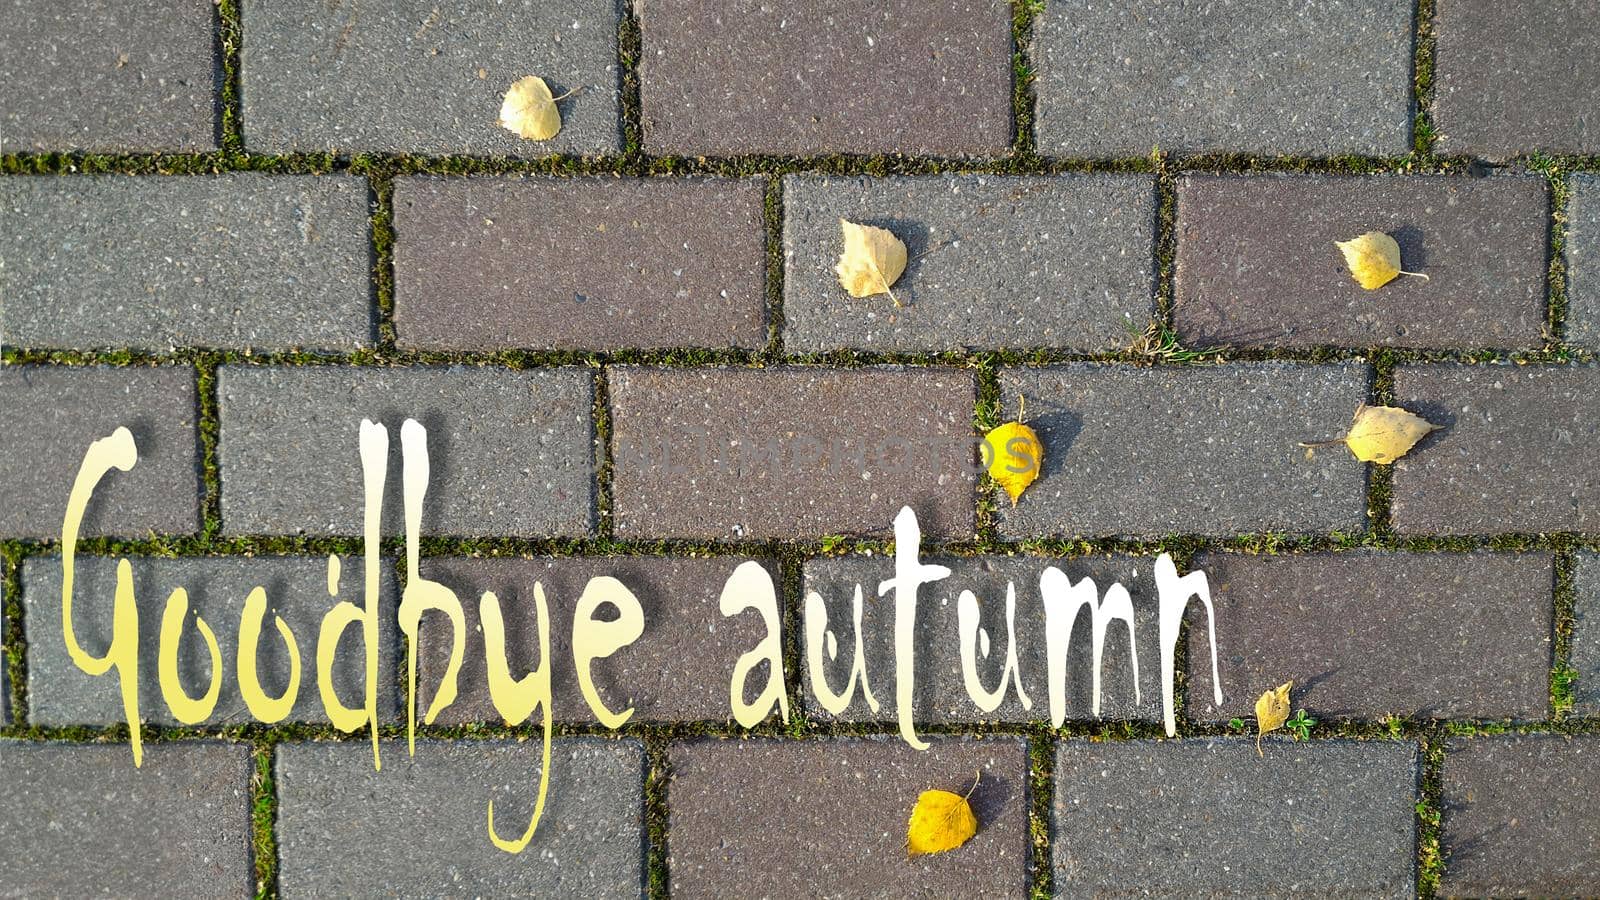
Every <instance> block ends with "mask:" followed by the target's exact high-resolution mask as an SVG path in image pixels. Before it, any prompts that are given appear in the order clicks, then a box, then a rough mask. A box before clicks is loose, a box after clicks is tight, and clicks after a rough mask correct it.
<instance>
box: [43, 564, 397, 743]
mask: <svg viewBox="0 0 1600 900" xmlns="http://www.w3.org/2000/svg"><path fill="white" fill-rule="evenodd" d="M131 563H132V571H133V585H134V592H135V596H136V597H137V599H138V602H139V715H140V717H141V718H143V719H144V721H145V722H147V723H149V724H152V725H178V724H180V723H179V722H178V721H177V720H176V719H174V718H173V716H172V712H171V710H169V709H168V708H167V704H166V703H165V701H163V700H162V698H161V683H160V679H159V677H158V671H159V669H158V664H159V660H160V656H159V649H160V638H161V618H162V613H163V611H164V610H165V609H166V604H167V596H168V595H169V594H171V593H172V591H173V590H175V589H177V588H183V589H184V590H186V591H187V592H188V595H189V615H188V616H187V617H185V619H184V624H183V634H182V638H181V643H180V644H179V650H178V674H179V676H180V677H181V679H182V681H183V688H184V690H185V691H186V692H187V693H188V695H189V696H190V697H194V698H199V697H201V696H203V695H204V694H205V692H206V691H207V690H208V689H209V687H210V684H211V677H212V675H211V661H210V658H209V653H208V652H207V650H206V646H205V644H204V642H203V641H202V639H201V637H200V632H199V631H198V629H197V628H196V627H195V616H196V615H198V616H199V617H200V618H202V619H204V620H205V622H206V624H207V625H209V626H210V627H211V630H212V632H213V633H214V634H215V636H216V639H217V646H218V648H219V649H220V650H221V652H222V664H223V665H222V686H221V688H220V690H219V693H218V695H217V706H216V710H215V711H214V712H213V713H212V715H211V717H210V718H208V719H207V720H206V723H207V724H212V725H216V724H232V723H247V722H252V721H255V718H254V717H253V716H252V715H251V714H250V710H249V709H248V708H247V707H246V706H245V703H244V700H243V698H241V697H240V696H239V676H238V668H237V666H236V665H235V660H236V659H237V656H238V648H239V617H240V614H241V613H242V612H243V610H244V603H245V598H246V597H247V596H249V594H250V591H251V590H252V589H254V588H256V587H257V586H259V587H263V588H266V591H267V614H266V616H265V617H264V621H263V624H262V631H261V638H260V643H259V644H257V649H256V662H257V670H258V672H259V675H260V679H261V687H262V689H263V690H264V691H266V692H267V694H268V695H269V696H271V697H278V696H281V695H282V694H283V692H284V690H285V689H287V688H288V686H289V656H288V651H287V649H286V648H285V646H284V644H283V641H282V639H281V638H280V637H279V636H278V631H277V628H276V626H274V625H273V619H274V617H281V618H282V619H283V620H284V622H285V623H287V624H288V626H289V628H290V630H292V631H293V632H294V636H295V642H296V644H297V646H298V648H299V650H300V665H301V669H300V692H299V694H298V700H297V701H296V702H295V704H294V708H293V709H292V710H291V711H290V713H289V718H288V720H287V721H290V722H326V721H328V717H327V714H326V712H325V711H324V709H323V705H322V696H321V692H320V687H319V683H318V679H317V642H318V632H319V629H320V628H321V625H322V617H323V616H324V615H325V614H326V613H327V611H328V610H329V609H332V608H333V606H334V604H336V603H338V602H339V601H340V600H348V601H350V602H352V603H354V604H356V605H357V606H362V607H364V606H365V605H366V601H365V599H364V595H363V591H364V590H365V585H364V584H363V582H362V577H361V558H360V557H350V558H348V559H345V560H344V565H343V576H342V581H341V585H340V592H339V596H338V597H330V596H329V595H328V586H327V585H328V576H327V563H326V560H325V559H321V558H305V557H215V558H209V559H206V558H201V559H167V558H152V557H145V558H134V559H132V560H131ZM73 572H74V590H73V606H72V613H73V615H72V624H73V630H74V632H75V633H76V634H77V636H78V640H79V641H80V642H81V643H82V645H83V647H84V649H85V650H87V651H88V652H90V653H92V654H94V655H96V656H98V655H100V654H102V653H104V652H105V650H106V648H107V647H109V646H110V645H111V619H112V617H111V605H112V599H113V598H114V597H115V595H116V589H117V559H116V558H113V557H107V556H99V557H96V556H83V555H81V554H80V555H78V556H77V557H76V558H75V561H74V563H73ZM22 583H23V600H24V602H25V604H26V609H27V614H26V616H25V617H24V619H23V623H24V624H25V626H26V627H27V633H28V698H29V699H28V713H29V718H30V720H31V721H32V722H34V723H35V724H39V725H48V726H57V725H114V724H117V723H118V722H122V721H125V718H124V713H123V709H122V695H121V693H120V689H119V687H118V683H117V677H116V675H115V674H113V673H107V674H106V675H103V676H92V675H89V674H87V673H85V672H84V671H83V670H81V669H79V668H78V667H77V665H76V664H74V663H73V661H72V659H71V658H70V657H69V656H68V655H67V646H66V643H65V641H64V640H63V638H62V622H61V560H60V558H59V557H51V558H39V557H35V558H31V559H28V560H26V561H24V563H23V567H22ZM379 589H380V597H381V598H382V599H381V605H380V607H379V611H378V637H379V647H378V692H377V698H378V714H379V716H381V717H382V718H383V719H385V720H393V719H395V718H396V716H397V715H398V714H399V711H400V709H401V707H400V700H399V694H398V692H397V691H396V688H395V675H394V672H395V663H394V661H395V659H396V650H397V648H398V644H397V639H396V636H395V635H396V628H395V608H396V604H397V603H398V595H397V593H396V590H395V582H394V572H393V561H392V560H385V561H384V566H383V580H382V582H381V584H380V588H379ZM362 653H363V649H362V643H361V641H360V639H359V638H357V637H355V636H354V635H353V634H352V635H351V636H349V637H346V638H345V639H344V640H343V641H342V642H341V643H340V649H339V653H338V655H337V656H336V657H335V658H334V661H335V666H334V672H333V674H334V685H335V689H336V690H337V691H338V694H339V696H340V697H341V698H342V699H343V700H344V702H345V704H346V705H348V706H351V707H354V708H357V709H359V708H361V707H362V705H363V704H364V703H365V696H366V695H365V693H364V691H365V683H366V663H365V660H364V658H363V656H362Z"/></svg>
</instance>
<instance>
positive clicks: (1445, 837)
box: [1439, 734, 1600, 897]
mask: <svg viewBox="0 0 1600 900" xmlns="http://www.w3.org/2000/svg"><path fill="white" fill-rule="evenodd" d="M1597 761H1600V737H1596V736H1594V735H1579V736H1576V737H1567V736H1565V735H1556V734H1551V735H1522V736H1516V735H1498V736H1491V737H1478V738H1471V739H1466V738H1460V739H1456V740H1454V741H1452V742H1451V743H1450V744H1449V745H1447V746H1446V748H1445V756H1444V771H1443V774H1442V776H1441V781H1442V789H1443V797H1442V798H1441V801H1440V802H1441V805H1442V806H1443V817H1442V819H1443V820H1442V823H1441V824H1442V826H1443V833H1442V835H1441V836H1440V839H1439V843H1440V851H1441V852H1442V853H1443V855H1444V877H1443V879H1441V881H1440V884H1439V892H1440V893H1441V894H1444V895H1449V896H1471V897H1487V896H1496V897H1505V896H1518V897H1528V896H1534V897H1560V896H1568V897H1576V896H1585V895H1590V894H1593V893H1594V890H1595V885H1597V884H1600V843H1596V842H1595V839H1594V836H1595V834H1596V833H1600V807H1597V806H1596V805H1595V804H1594V797H1595V794H1596V792H1600V765H1597V764H1596V763H1597Z"/></svg>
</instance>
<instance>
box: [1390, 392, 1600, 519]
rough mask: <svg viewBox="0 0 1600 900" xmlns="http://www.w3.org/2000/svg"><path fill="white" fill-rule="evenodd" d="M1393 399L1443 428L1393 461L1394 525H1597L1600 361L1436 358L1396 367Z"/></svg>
mask: <svg viewBox="0 0 1600 900" xmlns="http://www.w3.org/2000/svg"><path fill="white" fill-rule="evenodd" d="M1394 396H1395V401H1396V402H1397V403H1398V404H1399V405H1401V406H1404V407H1405V408H1407V409H1410V410H1412V411H1414V412H1416V413H1417V414H1418V415H1421V416H1424V417H1426V418H1427V419H1428V421H1430V422H1433V423H1434V424H1436V425H1441V426H1443V428H1442V429H1441V430H1440V431H1436V432H1434V433H1433V434H1430V435H1429V436H1428V437H1426V438H1424V439H1423V440H1422V442H1421V443H1420V444H1418V445H1417V447H1416V449H1414V450H1412V451H1411V453H1410V454H1409V455H1407V456H1406V457H1405V458H1404V459H1401V460H1400V461H1399V462H1397V463H1395V466H1394V482H1393V484H1394V487H1393V514H1394V527H1395V530H1397V531H1401V532H1405V533H1413V534H1501V533H1506V532H1549V531H1594V530H1596V527H1597V525H1600V475H1597V474H1596V472H1595V469H1594V466H1593V464H1592V460H1591V458H1590V456H1589V454H1588V452H1587V450H1588V448H1592V447H1594V446H1595V445H1596V442H1597V441H1600V368H1596V367H1594V366H1586V365H1570V366H1512V365H1476V366H1473V365H1459V364H1436V365H1416V366H1401V367H1399V368H1398V369H1396V370H1395V387H1394Z"/></svg>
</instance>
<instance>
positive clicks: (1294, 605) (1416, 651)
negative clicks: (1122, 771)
mask: <svg viewBox="0 0 1600 900" xmlns="http://www.w3.org/2000/svg"><path fill="white" fill-rule="evenodd" d="M1193 568H1196V569H1202V570H1204V571H1205V572H1206V573H1207V575H1208V576H1209V579H1210V582H1211V596H1212V601H1213V602H1214V603H1215V605H1216V616H1217V644H1218V647H1219V648H1220V653H1219V659H1220V662H1221V676H1222V693H1223V698H1224V702H1223V705H1222V706H1221V707H1216V706H1214V705H1213V704H1212V690H1211V656H1210V654H1209V653H1205V652H1198V651H1199V649H1200V648H1203V646H1204V645H1203V643H1202V644H1198V645H1197V644H1195V643H1194V642H1193V640H1191V643H1190V652H1189V682H1188V683H1189V703H1188V706H1187V707H1186V709H1187V711H1188V713H1189V717H1190V718H1191V719H1193V720H1195V721H1202V722H1219V721H1221V722H1226V721H1227V720H1228V719H1230V718H1233V717H1235V716H1238V717H1241V718H1249V717H1250V716H1253V715H1254V714H1255V713H1254V709H1255V701H1256V698H1257V697H1259V696H1261V693H1262V692H1263V691H1266V690H1270V689H1272V688H1274V687H1276V686H1277V685H1279V684H1282V683H1283V682H1284V681H1287V680H1289V679H1291V678H1292V679H1294V683H1295V687H1294V692H1293V695H1292V697H1293V706H1294V708H1295V709H1307V710H1309V711H1310V713H1311V715H1312V716H1313V717H1315V718H1318V719H1324V718H1330V717H1337V718H1353V719H1367V720H1376V719H1382V718H1383V717H1385V716H1388V715H1400V716H1405V717H1416V718H1434V719H1457V718H1485V719H1502V718H1504V719H1523V720H1536V719H1543V718H1545V717H1546V715H1547V713H1548V712H1549V703H1550V664H1551V647H1552V645H1551V639H1550V636H1551V633H1552V629H1553V626H1554V621H1553V616H1554V599H1553V590H1554V586H1555V571H1554V564H1553V560H1552V558H1551V556H1550V554H1547V553H1529V554H1514V553H1438V554H1412V553H1384V552H1376V551H1374V552H1367V551H1356V552H1349V553H1308V554H1303V555H1302V554H1285V555H1277V556H1246V555H1241V554H1235V553H1205V554H1202V555H1200V556H1198V557H1196V558H1195V560H1194V563H1193ZM1204 627H1205V619H1204V616H1203V614H1202V612H1201V609H1200V607H1199V606H1198V604H1197V605H1195V606H1194V607H1192V608H1191V609H1190V621H1189V634H1190V635H1191V636H1193V635H1195V634H1197V633H1198V634H1203V632H1197V631H1196V629H1203V628H1204Z"/></svg>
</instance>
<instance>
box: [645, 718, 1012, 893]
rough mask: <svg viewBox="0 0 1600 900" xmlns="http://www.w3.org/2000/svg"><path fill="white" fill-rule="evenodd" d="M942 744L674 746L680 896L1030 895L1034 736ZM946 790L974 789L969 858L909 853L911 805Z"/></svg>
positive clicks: (674, 871) (675, 870)
mask: <svg viewBox="0 0 1600 900" xmlns="http://www.w3.org/2000/svg"><path fill="white" fill-rule="evenodd" d="M930 743H931V744H932V746H931V747H930V748H929V749H928V750H926V751H922V752H919V751H916V750H912V749H911V748H910V747H908V746H906V745H905V744H904V743H903V742H901V741H900V739H899V738H898V737H888V736H885V737H879V738H835V739H831V740H807V741H793V740H791V741H774V740H741V741H722V740H714V739H706V740H698V741H690V742H687V743H682V744H678V745H676V746H674V747H673V748H672V751H671V766H672V780H671V781H670V783H669V784H668V787H667V791H668V794H669V795H670V797H671V807H672V816H671V820H670V824H669V825H668V835H667V854H668V861H667V865H668V870H669V873H670V875H669V877H670V880H671V884H672V894H673V896H675V897H730V896H740V897H783V896H798V895H804V896H817V897H821V896H828V897H833V896H860V897H877V896H896V897H958V896H968V897H975V896H983V897H1025V896H1027V893H1028V853H1029V850H1028V844H1029V838H1028V799H1027V792H1028V755H1027V745H1026V744H1025V743H1024V742H1023V741H1022V740H1021V739H1019V738H1012V737H992V738H988V739H981V740H980V739H972V738H932V739H931V740H930ZM974 777H977V779H978V783H977V788H976V789H973V779H974ZM934 788H938V789H943V790H947V791H954V792H957V793H963V794H964V793H966V792H967V791H968V790H969V789H971V790H972V797H971V803H972V807H973V811H974V813H975V814H976V816H977V819H978V822H979V828H978V833H977V835H976V836H975V837H973V838H972V840H971V841H969V842H968V843H966V844H965V845H963V846H962V848H961V852H960V853H944V854H936V855H932V856H919V857H915V858H912V859H907V858H906V821H907V819H908V818H909V817H910V815H911V807H912V806H913V805H914V804H915V803H916V799H917V795H918V794H919V793H920V792H922V791H925V790H929V789H934ZM975 861H976V862H975Z"/></svg>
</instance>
